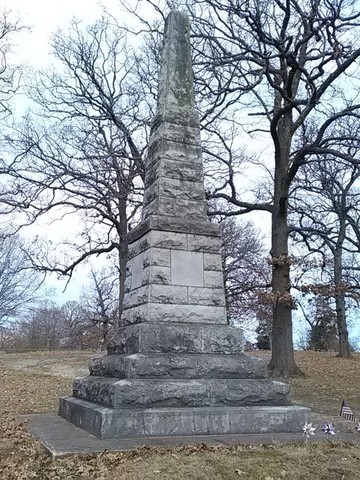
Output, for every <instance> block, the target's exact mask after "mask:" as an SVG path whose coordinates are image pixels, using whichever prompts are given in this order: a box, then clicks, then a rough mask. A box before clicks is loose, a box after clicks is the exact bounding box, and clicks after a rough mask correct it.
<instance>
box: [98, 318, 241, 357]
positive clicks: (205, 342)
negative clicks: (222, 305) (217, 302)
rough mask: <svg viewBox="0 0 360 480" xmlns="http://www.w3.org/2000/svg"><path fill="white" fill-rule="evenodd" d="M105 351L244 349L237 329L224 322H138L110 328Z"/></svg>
mask: <svg viewBox="0 0 360 480" xmlns="http://www.w3.org/2000/svg"><path fill="white" fill-rule="evenodd" d="M107 346H108V353H109V354H112V353H156V352H157V353H176V352H177V353H220V354H233V355H234V354H239V353H242V352H243V350H244V336H243V333H242V331H241V330H240V329H238V328H232V327H228V326H227V325H206V324H186V323H182V324H181V323H173V324H170V323H165V322H164V323H161V322H159V323H151V322H148V323H141V324H135V325H128V326H126V327H122V328H119V329H117V330H114V331H112V332H111V333H110V334H109V336H108V341H107Z"/></svg>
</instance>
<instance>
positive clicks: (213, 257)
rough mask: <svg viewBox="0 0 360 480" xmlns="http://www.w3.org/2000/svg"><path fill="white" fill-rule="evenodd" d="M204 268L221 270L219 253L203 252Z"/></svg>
mask: <svg viewBox="0 0 360 480" xmlns="http://www.w3.org/2000/svg"><path fill="white" fill-rule="evenodd" d="M204 269H205V270H212V271H218V272H222V261H221V254H220V253H204Z"/></svg>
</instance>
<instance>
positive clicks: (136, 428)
mask: <svg viewBox="0 0 360 480" xmlns="http://www.w3.org/2000/svg"><path fill="white" fill-rule="evenodd" d="M59 414H60V416H61V417H63V418H66V419H67V420H68V421H70V422H71V423H73V424H74V425H76V426H77V427H80V428H82V429H84V430H86V431H87V432H89V433H90V434H92V435H95V436H96V437H97V438H100V439H110V438H126V437H129V438H130V437H156V436H158V437H160V436H161V437H163V436H195V435H224V434H225V435H226V434H240V433H243V434H256V433H294V432H301V431H302V428H303V426H304V424H305V423H307V422H308V421H309V415H310V410H309V409H308V408H306V407H300V406H296V405H287V406H276V407H273V406H250V407H184V408H151V409H132V408H123V409H113V408H107V407H103V406H101V405H99V404H95V403H93V402H89V401H87V400H82V399H80V398H75V397H63V398H61V399H60V409H59Z"/></svg>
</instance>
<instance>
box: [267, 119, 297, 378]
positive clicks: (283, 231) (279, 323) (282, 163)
mask: <svg viewBox="0 0 360 480" xmlns="http://www.w3.org/2000/svg"><path fill="white" fill-rule="evenodd" d="M291 125H292V121H291V115H290V114H289V115H287V116H286V115H285V116H284V117H283V118H282V119H280V120H279V122H278V125H277V127H276V132H275V131H274V130H273V131H272V134H273V137H275V142H274V143H275V176H274V207H273V208H274V209H273V212H272V238H271V256H272V265H273V272H272V300H273V305H274V306H273V326H272V357H271V361H270V363H269V366H268V369H269V374H270V375H271V376H273V377H283V378H288V377H289V376H296V375H300V374H301V373H302V372H301V371H300V369H299V368H298V367H297V365H296V363H295V358H294V351H293V334H292V318H291V314H292V308H293V300H292V296H291V293H290V288H291V284H290V258H289V249H288V218H287V217H288V195H289V181H288V168H289V153H290V145H291Z"/></svg>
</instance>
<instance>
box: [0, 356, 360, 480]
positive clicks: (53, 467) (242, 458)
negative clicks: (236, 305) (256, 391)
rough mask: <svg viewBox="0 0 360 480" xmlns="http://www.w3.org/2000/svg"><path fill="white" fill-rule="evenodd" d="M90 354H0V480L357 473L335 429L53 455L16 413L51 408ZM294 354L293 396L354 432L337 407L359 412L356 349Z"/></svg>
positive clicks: (354, 452)
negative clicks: (269, 439)
mask: <svg viewBox="0 0 360 480" xmlns="http://www.w3.org/2000/svg"><path fill="white" fill-rule="evenodd" d="M257 354H258V355H261V352H257ZM91 355H92V354H91V352H37V353H17V354H5V353H3V352H0V382H1V388H0V478H1V479H9V480H11V479H16V480H21V479H40V480H42V479H54V480H56V479H94V480H105V479H106V480H107V479H111V480H112V479H114V480H115V479H120V480H140V479H141V480H148V479H149V480H152V479H156V480H159V479H164V480H167V479H169V480H170V479H171V480H185V479H195V480H205V479H206V480H217V479H224V480H230V479H234V480H236V479H249V480H262V479H263V480H265V479H267V480H277V479H295V480H296V479H299V480H308V479H309V480H310V479H311V480H314V479H328V480H332V479H339V480H341V479H345V480H352V479H360V445H357V444H350V443H341V442H337V441H336V435H335V436H334V437H332V438H331V441H327V442H321V443H315V444H307V445H305V444H302V445H248V446H246V445H235V446H230V447H223V446H219V447H217V446H212V447H210V446H209V447H207V446H205V445H199V446H191V447H177V448H172V449H157V448H151V449H150V448H146V447H142V448H140V449H138V450H136V451H134V452H130V453H122V454H121V453H119V454H114V453H109V452H103V453H101V454H98V455H83V456H80V455H72V456H68V457H66V458H60V459H56V460H52V459H51V458H50V457H49V455H48V454H47V453H46V451H45V450H44V449H43V448H42V446H41V445H40V443H39V442H38V441H37V440H35V439H33V438H32V437H30V436H29V435H28V434H27V432H26V429H25V428H24V425H23V424H22V423H21V422H20V421H19V420H18V419H17V417H16V415H17V414H21V413H35V412H37V413H40V412H50V411H56V410H57V406H58V397H59V396H60V395H67V394H70V391H71V384H72V379H73V377H74V376H78V375H83V374H85V373H86V369H87V368H86V366H87V363H88V360H89V357H90V356H91ZM265 355H266V354H265ZM296 360H297V363H298V365H299V366H300V368H301V369H302V370H303V372H304V373H305V377H304V378H297V379H295V380H293V381H292V382H291V383H292V391H293V399H294V401H295V402H296V403H298V404H302V405H307V406H310V407H311V408H312V411H313V416H312V417H313V419H314V420H315V423H317V422H319V424H320V422H322V423H323V422H325V421H333V422H334V423H335V425H336V426H339V427H340V428H341V429H342V431H346V428H349V429H352V431H353V424H351V423H350V422H345V421H340V419H339V417H338V413H339V408H340V405H341V401H342V399H343V398H346V399H347V400H348V401H349V403H350V405H351V406H352V407H353V409H354V410H355V412H357V413H359V414H360V392H359V385H360V355H359V354H355V355H354V357H353V358H352V359H348V360H345V359H339V358H336V357H335V354H333V353H317V352H296ZM319 435H320V433H319Z"/></svg>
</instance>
